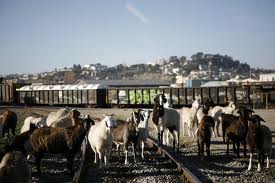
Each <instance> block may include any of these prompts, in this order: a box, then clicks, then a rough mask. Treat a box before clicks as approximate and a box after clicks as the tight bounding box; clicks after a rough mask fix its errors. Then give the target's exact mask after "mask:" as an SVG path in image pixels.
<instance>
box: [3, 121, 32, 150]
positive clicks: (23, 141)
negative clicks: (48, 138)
mask: <svg viewBox="0 0 275 183" xmlns="http://www.w3.org/2000/svg"><path fill="white" fill-rule="evenodd" d="M35 129H37V127H36V126H35V124H32V123H31V124H30V129H29V130H28V131H25V132H23V133H21V134H19V135H16V136H15V137H14V138H13V139H12V141H11V142H10V143H9V144H8V145H6V146H5V147H4V148H3V149H2V150H1V154H2V155H3V154H6V153H8V152H11V151H20V152H21V153H23V155H26V154H27V153H28V152H30V151H31V148H30V144H29V138H30V135H31V134H32V133H33V132H34V130H35Z"/></svg>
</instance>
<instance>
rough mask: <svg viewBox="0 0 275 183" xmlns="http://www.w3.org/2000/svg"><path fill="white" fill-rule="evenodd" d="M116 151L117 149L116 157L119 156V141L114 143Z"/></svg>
mask: <svg viewBox="0 0 275 183" xmlns="http://www.w3.org/2000/svg"><path fill="white" fill-rule="evenodd" d="M116 151H117V155H118V158H120V149H119V143H117V144H116Z"/></svg>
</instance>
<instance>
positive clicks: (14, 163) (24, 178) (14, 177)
mask: <svg viewBox="0 0 275 183" xmlns="http://www.w3.org/2000/svg"><path fill="white" fill-rule="evenodd" d="M0 182H1V183H31V173H30V170H29V166H28V162H27V160H26V158H25V157H24V155H23V154H22V153H21V152H19V151H12V152H8V153H7V154H5V156H4V157H3V159H2V161H1V163H0Z"/></svg>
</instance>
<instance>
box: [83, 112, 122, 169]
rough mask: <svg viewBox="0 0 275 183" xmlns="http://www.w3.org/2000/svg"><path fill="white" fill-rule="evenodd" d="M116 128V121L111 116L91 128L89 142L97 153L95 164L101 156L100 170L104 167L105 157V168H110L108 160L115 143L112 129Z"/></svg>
mask: <svg viewBox="0 0 275 183" xmlns="http://www.w3.org/2000/svg"><path fill="white" fill-rule="evenodd" d="M116 126H117V123H116V120H115V119H114V118H113V116H112V115H110V116H105V117H104V118H103V120H101V121H100V122H96V123H95V125H94V126H92V127H91V128H90V131H89V133H88V140H89V143H90V145H91V148H92V149H93V151H94V153H95V161H94V163H97V161H98V156H99V168H101V166H102V159H103V157H104V162H105V166H106V167H108V160H109V157H110V153H111V150H112V143H113V135H112V129H113V128H114V127H116Z"/></svg>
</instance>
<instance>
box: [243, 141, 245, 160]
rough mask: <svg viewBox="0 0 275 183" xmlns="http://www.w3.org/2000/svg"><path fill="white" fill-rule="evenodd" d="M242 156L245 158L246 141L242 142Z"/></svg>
mask: <svg viewBox="0 0 275 183" xmlns="http://www.w3.org/2000/svg"><path fill="white" fill-rule="evenodd" d="M243 156H244V157H246V140H244V141H243Z"/></svg>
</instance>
